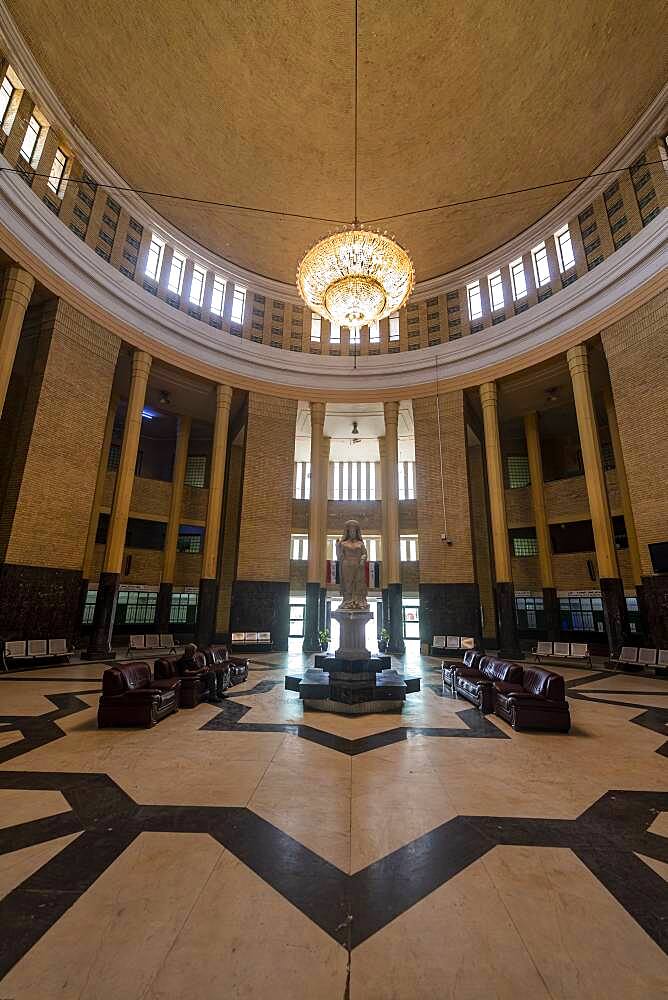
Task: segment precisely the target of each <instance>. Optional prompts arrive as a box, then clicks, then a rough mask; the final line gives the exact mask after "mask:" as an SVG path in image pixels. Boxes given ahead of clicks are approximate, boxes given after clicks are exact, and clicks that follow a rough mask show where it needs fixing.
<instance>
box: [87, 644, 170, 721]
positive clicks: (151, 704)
mask: <svg viewBox="0 0 668 1000" xmlns="http://www.w3.org/2000/svg"><path fill="white" fill-rule="evenodd" d="M180 686H181V681H180V679H179V678H178V677H170V678H164V679H158V680H154V679H153V678H152V677H151V668H150V666H149V665H148V663H142V662H140V661H138V660H127V661H123V662H121V663H115V664H114V665H113V667H107V669H106V670H105V671H104V673H103V675H102V695H101V697H100V703H99V706H98V710H97V724H98V726H99V727H100V729H105V728H109V727H112V726H146V727H147V728H149V727H150V726H154V725H155V724H156V722H159V721H160V719H164V718H165V716H166V715H170V714H171V713H172V712H177V711H178V708H179V689H180Z"/></svg>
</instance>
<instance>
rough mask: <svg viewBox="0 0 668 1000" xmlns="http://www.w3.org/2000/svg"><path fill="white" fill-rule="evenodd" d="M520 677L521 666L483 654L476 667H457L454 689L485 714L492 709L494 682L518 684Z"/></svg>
mask: <svg viewBox="0 0 668 1000" xmlns="http://www.w3.org/2000/svg"><path fill="white" fill-rule="evenodd" d="M521 677H522V667H520V666H519V665H518V664H516V663H507V662H506V661H505V660H496V659H495V658H494V657H493V656H483V657H481V659H480V660H479V661H478V665H477V668H475V669H471V668H466V669H465V668H459V669H458V670H457V672H456V674H455V691H456V693H457V694H460V695H461V696H462V697H463V698H466V699H467V701H470V702H472V703H473V704H474V705H475V706H476V708H479V709H480V711H481V712H483V713H484V714H485V715H487V714H488V713H489V712H493V711H494V684H495V682H497V681H502V682H505V683H510V684H518V683H519V682H520V681H521Z"/></svg>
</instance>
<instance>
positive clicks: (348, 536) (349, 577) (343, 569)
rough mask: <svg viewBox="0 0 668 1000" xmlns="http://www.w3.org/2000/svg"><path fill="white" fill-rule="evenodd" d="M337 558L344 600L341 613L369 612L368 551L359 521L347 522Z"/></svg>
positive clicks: (338, 544)
mask: <svg viewBox="0 0 668 1000" xmlns="http://www.w3.org/2000/svg"><path fill="white" fill-rule="evenodd" d="M336 558H337V560H338V563H339V581H340V582H339V586H340V588H341V598H342V600H341V605H340V607H339V611H368V610H369V602H368V601H367V597H366V595H367V586H366V578H365V574H364V566H365V564H366V561H367V551H366V546H365V545H364V540H363V538H362V530H361V528H360V526H359V522H358V521H346V523H345V525H344V528H343V534H342V536H341V538H340V539H339V540H338V541H337V543H336Z"/></svg>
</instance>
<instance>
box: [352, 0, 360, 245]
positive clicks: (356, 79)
mask: <svg viewBox="0 0 668 1000" xmlns="http://www.w3.org/2000/svg"><path fill="white" fill-rule="evenodd" d="M358 4H359V0H355V72H354V80H355V96H354V105H355V107H354V118H355V138H354V153H353V164H354V165H353V178H354V188H355V193H354V199H353V201H354V212H353V215H354V222H353V225H354V226H357V224H358V221H357V104H358V83H357V81H358V76H357V72H358V61H359V22H358Z"/></svg>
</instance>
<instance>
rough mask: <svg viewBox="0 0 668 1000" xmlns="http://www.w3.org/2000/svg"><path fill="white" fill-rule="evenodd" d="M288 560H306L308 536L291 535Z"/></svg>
mask: <svg viewBox="0 0 668 1000" xmlns="http://www.w3.org/2000/svg"><path fill="white" fill-rule="evenodd" d="M290 558H291V559H298V560H301V561H305V560H306V559H308V535H292V538H291V550H290Z"/></svg>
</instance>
